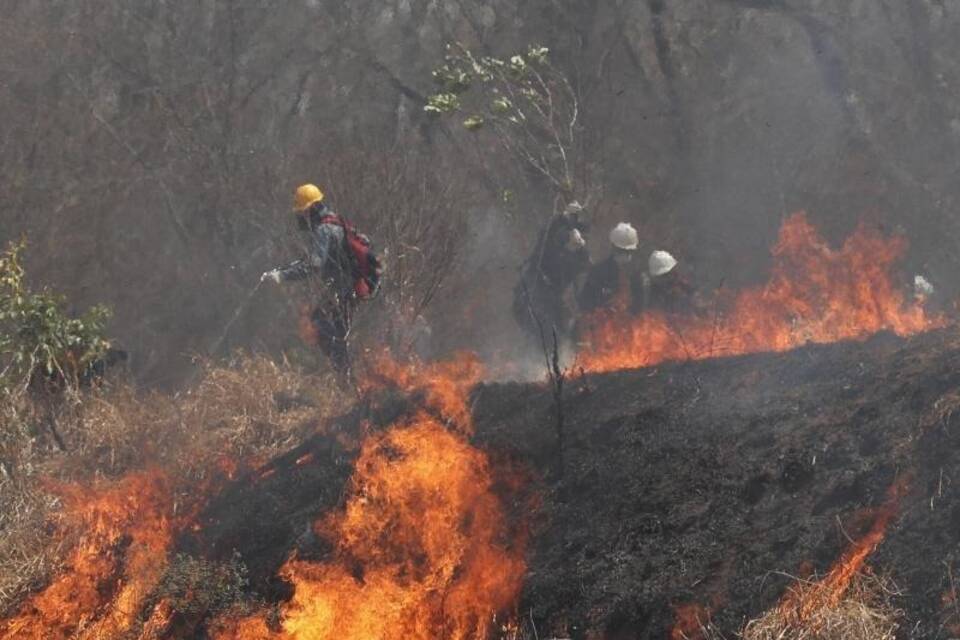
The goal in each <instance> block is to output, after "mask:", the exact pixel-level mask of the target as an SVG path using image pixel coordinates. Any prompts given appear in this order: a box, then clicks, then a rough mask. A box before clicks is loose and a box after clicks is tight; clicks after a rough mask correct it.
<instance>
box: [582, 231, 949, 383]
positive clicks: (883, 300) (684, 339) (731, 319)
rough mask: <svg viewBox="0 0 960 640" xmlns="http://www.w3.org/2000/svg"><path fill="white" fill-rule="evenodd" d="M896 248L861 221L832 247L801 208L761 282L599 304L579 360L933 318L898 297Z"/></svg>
mask: <svg viewBox="0 0 960 640" xmlns="http://www.w3.org/2000/svg"><path fill="white" fill-rule="evenodd" d="M905 250H906V241H905V240H904V239H903V238H901V237H892V238H890V237H885V236H883V235H881V234H880V233H879V232H877V231H874V230H871V229H870V228H868V227H866V226H864V225H861V226H860V227H859V228H858V229H857V230H856V231H855V232H854V234H853V235H852V236H850V237H849V238H847V240H846V242H844V244H843V246H842V247H840V248H839V249H832V248H830V246H829V245H827V243H826V242H825V241H824V240H823V239H822V238H821V237H820V235H819V234H818V233H817V231H816V229H815V228H814V227H813V226H812V225H811V224H810V222H809V221H808V220H807V217H806V215H805V214H804V213H797V214H794V215H793V216H791V217H790V218H788V219H787V220H786V221H785V222H784V224H783V227H782V229H781V230H780V237H779V239H778V241H777V244H776V245H775V246H774V248H773V252H772V253H773V259H774V261H773V268H772V272H771V275H770V279H769V281H768V282H767V284H766V285H764V286H761V287H756V288H751V289H746V290H744V291H741V292H740V293H739V294H738V295H737V296H736V298H735V299H734V300H733V301H732V304H730V305H729V306H728V307H724V306H723V305H719V304H718V307H717V310H716V311H711V312H709V313H706V314H704V315H701V316H691V317H676V316H667V315H665V314H662V313H647V314H643V315H641V316H639V317H636V318H634V317H630V316H627V315H626V314H625V313H624V312H623V311H622V310H619V309H615V310H612V311H607V312H602V313H600V314H598V315H597V316H596V317H594V318H592V321H591V322H590V323H589V327H588V329H587V331H586V336H585V337H586V340H585V343H586V345H587V348H585V349H583V351H582V352H581V355H580V356H579V361H580V364H581V365H582V366H583V367H584V368H585V369H586V370H589V371H610V370H618V369H628V368H639V367H646V366H650V365H654V364H657V363H660V362H664V361H675V360H696V359H704V358H710V357H716V356H724V355H736V354H743V353H756V352H764V351H786V350H788V349H793V348H796V347H799V346H802V345H804V344H806V343H807V342H818V343H828V342H836V341H840V340H850V339H862V338H866V337H868V336H870V335H872V334H874V333H876V332H878V331H882V330H890V331H893V332H895V333H896V334H898V335H911V334H914V333H918V332H922V331H926V330H929V329H933V328H936V327H937V326H940V325H942V324H943V323H942V320H941V319H939V318H931V317H929V316H928V315H927V314H926V313H925V312H924V310H923V308H922V307H921V306H920V305H919V304H915V303H913V302H911V303H909V304H908V303H907V302H906V300H905V297H906V296H905V295H904V293H903V292H902V291H901V290H900V288H899V287H897V286H896V285H895V284H894V281H893V278H892V277H891V269H892V266H893V265H894V263H895V262H896V261H897V260H898V259H899V258H900V257H901V256H902V255H903V253H904V251H905Z"/></svg>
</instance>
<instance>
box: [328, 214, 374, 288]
mask: <svg viewBox="0 0 960 640" xmlns="http://www.w3.org/2000/svg"><path fill="white" fill-rule="evenodd" d="M320 224H335V225H337V226H338V227H341V228H342V229H343V240H344V244H345V245H346V249H347V255H349V256H350V264H351V267H352V269H353V292H354V294H356V296H357V298H359V299H361V300H369V299H370V298H373V297H374V296H376V295H377V293H379V291H380V276H381V274H382V273H383V266H382V264H381V263H380V258H378V257H377V254H376V253H374V251H373V247H372V246H371V245H370V239H369V238H368V237H367V236H365V235H363V234H362V233H357V229H356V227H354V226H353V224H352V223H351V222H350V221H349V220H347V219H346V218H344V217H343V216H341V215H339V214H336V213H328V214H326V215H324V216H323V217H322V218H320Z"/></svg>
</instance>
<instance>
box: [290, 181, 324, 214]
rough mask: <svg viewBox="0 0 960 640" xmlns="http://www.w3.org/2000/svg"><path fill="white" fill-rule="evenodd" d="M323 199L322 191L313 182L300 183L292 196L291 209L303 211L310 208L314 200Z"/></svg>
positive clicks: (320, 200)
mask: <svg viewBox="0 0 960 640" xmlns="http://www.w3.org/2000/svg"><path fill="white" fill-rule="evenodd" d="M322 201H323V191H320V187H318V186H317V185H315V184H302V185H300V186H299V187H297V192H296V194H295V195H294V196H293V210H294V211H297V212H303V211H306V210H307V209H309V208H310V205H312V204H314V203H315V202H322Z"/></svg>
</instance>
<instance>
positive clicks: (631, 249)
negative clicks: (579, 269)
mask: <svg viewBox="0 0 960 640" xmlns="http://www.w3.org/2000/svg"><path fill="white" fill-rule="evenodd" d="M610 245H611V248H612V251H611V253H610V256H609V257H608V258H607V259H606V260H604V261H602V262H598V263H597V264H595V265H593V267H591V268H590V271H589V272H588V273H587V278H586V280H585V281H584V283H583V286H582V287H581V289H580V293H579V295H577V304H578V305H579V307H580V311H581V313H585V314H590V313H592V312H594V311H597V310H599V309H603V308H610V307H613V306H614V304H616V303H619V304H621V305H622V306H623V309H624V310H626V309H628V308H630V306H631V298H632V297H635V294H636V291H637V290H639V287H638V281H637V277H638V275H639V274H636V273H635V271H636V267H635V265H634V264H633V256H634V254H636V252H637V246H638V245H639V236H638V235H637V230H636V229H634V228H633V225H631V224H630V223H629V222H621V223H620V224H618V225H617V226H615V227H614V228H613V229H612V230H611V231H610Z"/></svg>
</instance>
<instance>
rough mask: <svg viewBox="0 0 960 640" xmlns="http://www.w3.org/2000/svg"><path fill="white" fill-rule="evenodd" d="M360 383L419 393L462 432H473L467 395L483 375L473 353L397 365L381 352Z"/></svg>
mask: <svg viewBox="0 0 960 640" xmlns="http://www.w3.org/2000/svg"><path fill="white" fill-rule="evenodd" d="M370 369H371V373H370V374H368V377H367V380H366V381H365V382H364V384H363V386H364V388H365V389H366V390H370V389H379V388H383V387H386V386H395V387H399V388H400V389H401V390H403V391H404V392H405V393H407V394H410V395H418V394H422V395H423V396H424V398H423V399H424V402H425V404H426V405H427V406H429V407H430V408H432V409H434V410H435V411H439V412H440V414H441V415H442V416H443V418H444V419H445V420H447V421H448V422H450V423H452V426H453V427H454V428H457V429H459V430H460V431H461V433H463V434H464V435H468V434H470V433H471V432H472V431H473V419H472V417H471V415H470V406H469V394H470V389H472V388H473V387H474V386H475V385H476V384H477V383H478V382H479V381H480V378H481V377H482V376H483V365H482V364H481V363H480V359H479V358H478V357H477V356H476V355H475V354H473V353H466V352H464V353H458V354H456V355H455V356H454V357H453V358H451V359H450V360H443V361H440V362H430V363H424V362H420V361H417V360H415V361H413V362H410V363H407V364H400V363H399V362H397V361H396V360H394V359H393V358H391V357H390V356H389V354H387V353H384V354H382V355H381V356H380V357H379V358H377V359H376V361H375V362H374V363H373V366H372V367H371V368H370Z"/></svg>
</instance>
